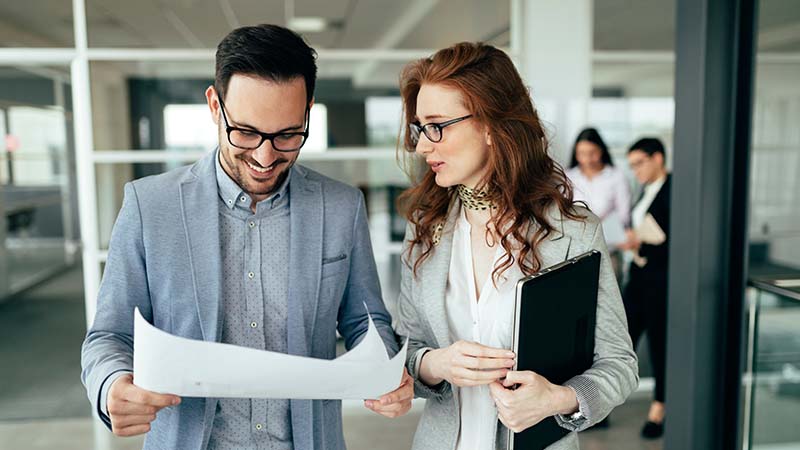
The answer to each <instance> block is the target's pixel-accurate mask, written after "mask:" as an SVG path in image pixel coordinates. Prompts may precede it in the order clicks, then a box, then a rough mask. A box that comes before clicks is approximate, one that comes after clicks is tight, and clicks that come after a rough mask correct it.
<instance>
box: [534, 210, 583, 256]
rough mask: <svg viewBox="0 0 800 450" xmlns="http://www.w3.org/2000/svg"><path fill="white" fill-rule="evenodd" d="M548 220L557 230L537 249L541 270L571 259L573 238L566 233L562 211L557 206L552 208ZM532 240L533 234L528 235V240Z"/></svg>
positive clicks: (548, 213)
mask: <svg viewBox="0 0 800 450" xmlns="http://www.w3.org/2000/svg"><path fill="white" fill-rule="evenodd" d="M547 218H548V219H549V221H550V225H551V226H553V228H555V230H553V231H552V232H551V233H550V236H548V237H547V238H545V239H544V240H543V241H542V242H541V243H540V244H539V247H538V248H537V249H536V251H537V253H538V254H539V258H540V260H541V263H542V267H540V269H544V268H547V267H549V266H552V265H554V264H558V263H560V262H561V261H564V260H566V259H567V258H569V256H570V250H571V244H572V238H571V237H570V236H567V235H566V234H565V233H564V217H563V215H562V214H561V210H560V209H558V207H557V206H551V208H550V210H549V211H547ZM532 238H533V232H531V233H529V234H528V239H529V240H530V239H532Z"/></svg>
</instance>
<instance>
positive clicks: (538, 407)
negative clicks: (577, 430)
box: [489, 371, 578, 433]
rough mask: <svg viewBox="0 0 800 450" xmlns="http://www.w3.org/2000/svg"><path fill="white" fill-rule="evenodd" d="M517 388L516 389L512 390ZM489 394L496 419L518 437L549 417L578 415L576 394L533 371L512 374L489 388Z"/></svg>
mask: <svg viewBox="0 0 800 450" xmlns="http://www.w3.org/2000/svg"><path fill="white" fill-rule="evenodd" d="M516 384H518V385H519V386H518V387H517V388H516V389H510V388H511V387H513V386H514V385H516ZM489 391H490V392H491V395H492V398H493V399H494V403H495V405H496V406H497V417H498V418H499V419H500V421H501V422H502V423H503V425H505V426H506V428H508V429H509V430H511V431H513V432H515V433H519V432H520V431H523V430H526V429H528V428H530V427H532V426H534V425H536V424H537V423H539V422H541V421H542V420H544V419H546V418H548V417H550V416H553V415H556V414H572V413H574V412H576V411H578V398H577V397H576V395H575V391H573V390H572V389H571V388H568V387H564V386H558V385H555V384H553V383H550V382H549V381H547V379H546V378H545V377H543V376H541V375H539V374H537V373H535V372H531V371H522V372H509V373H508V375H506V379H505V380H503V382H502V383H501V382H498V381H496V382H493V383H492V384H490V385H489Z"/></svg>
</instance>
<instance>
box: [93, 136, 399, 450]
mask: <svg viewBox="0 0 800 450" xmlns="http://www.w3.org/2000/svg"><path fill="white" fill-rule="evenodd" d="M215 157H216V152H211V153H209V154H208V155H207V156H206V157H204V158H203V159H201V160H200V161H198V162H197V163H195V164H194V165H192V166H187V167H183V168H179V169H176V170H173V171H170V172H168V173H165V174H161V175H157V176H153V177H147V178H143V179H140V180H136V181H134V182H132V183H128V184H127V185H126V186H125V200H124V202H123V205H122V209H121V210H120V213H119V216H118V217H117V222H116V224H115V225H114V230H113V232H112V235H111V243H110V247H109V253H108V262H107V264H106V267H105V273H104V275H103V281H102V283H101V286H100V292H99V295H98V303H97V315H96V316H95V320H94V324H93V325H92V327H91V328H90V329H89V331H88V333H87V336H86V340H85V341H84V344H83V349H82V353H81V363H82V367H83V372H82V374H81V378H82V380H83V382H84V384H85V386H86V389H87V392H88V395H89V400H90V401H91V403H92V406H93V407H94V410H95V411H96V412H97V413H98V414H99V415H100V416H101V419H102V420H103V421H104V422H105V423H106V425H109V419H108V417H106V416H104V415H103V414H102V413H101V409H100V402H101V401H105V399H100V398H99V397H100V392H101V388H102V385H103V382H104V381H105V380H106V379H107V378H108V377H109V376H110V375H112V374H114V373H116V372H119V371H123V370H127V371H132V370H133V310H134V307H137V306H138V307H139V309H140V311H141V312H142V315H143V316H144V318H145V319H147V320H148V321H149V322H151V323H153V324H154V325H155V326H156V327H157V328H160V329H162V330H164V331H166V332H168V333H172V334H175V335H178V336H182V337H186V338H190V339H198V340H200V339H202V340H205V341H210V342H219V340H220V335H221V329H222V327H221V324H220V320H221V317H222V315H221V314H220V308H221V307H220V298H221V292H220V286H221V280H220V277H221V274H222V271H221V268H220V264H221V262H220V242H219V240H220V238H219V224H218V222H219V216H218V214H219V212H218V211H219V210H218V204H219V201H220V200H219V196H218V194H217V180H216V177H215V171H214V169H215V165H214V164H215V161H214V158H215ZM291 170H293V173H292V176H291V182H290V183H289V195H290V200H289V201H290V202H291V206H290V208H291V209H290V223H291V235H290V236H286V239H289V241H290V256H289V261H287V262H286V263H287V264H288V265H289V273H290V275H289V299H288V307H289V311H288V319H287V322H288V323H287V343H288V353H289V354H293V355H302V356H311V357H315V358H326V359H332V358H334V357H335V356H336V331H337V329H338V331H339V333H340V334H341V335H342V336H343V337H344V338H345V344H346V346H347V348H351V347H352V346H353V345H354V344H355V343H356V342H358V341H359V340H360V338H361V337H362V336H363V333H365V332H366V330H367V325H368V320H367V317H368V316H367V312H366V310H365V307H364V304H365V303H366V304H367V307H368V308H369V312H370V314H371V315H372V318H373V320H374V321H375V324H376V326H377V327H378V330H379V331H380V333H381V336H382V337H383V339H384V341H385V342H386V344H387V346H389V348H390V349H391V351H392V352H396V351H397V344H396V341H395V336H394V333H393V331H392V328H391V317H390V316H389V313H388V312H387V311H386V309H385V307H384V305H383V301H382V299H381V291H380V284H379V281H378V274H377V270H376V268H375V260H374V257H373V254H372V247H371V244H370V239H369V228H368V224H367V215H366V211H365V207H364V199H363V196H362V195H361V192H360V191H359V190H357V189H355V188H353V187H350V186H347V185H345V184H343V183H340V182H337V181H334V180H331V179H329V178H327V177H324V176H322V175H320V174H318V173H316V172H314V171H311V170H309V169H306V168H303V167H300V166H297V165H295V166H294V168H292V169H291ZM135 378H136V374H134V382H135ZM216 405H217V401H216V399H213V398H184V399H182V402H181V404H180V405H179V406H176V407H170V408H165V409H163V410H162V411H160V412H159V413H158V415H157V418H156V420H155V421H154V422H153V424H152V428H151V431H150V432H149V433H148V434H147V437H146V438H145V449H159V450H164V449H187V450H189V449H191V450H200V449H205V447H206V446H207V443H208V439H209V435H210V432H211V425H212V423H213V419H214V413H215V409H216ZM290 405H291V421H292V430H293V439H294V448H295V449H297V450H306V449H335V450H339V449H344V448H345V445H344V437H343V434H342V420H341V402H340V401H327V400H323V401H317V400H315V401H311V400H292V401H291V403H290Z"/></svg>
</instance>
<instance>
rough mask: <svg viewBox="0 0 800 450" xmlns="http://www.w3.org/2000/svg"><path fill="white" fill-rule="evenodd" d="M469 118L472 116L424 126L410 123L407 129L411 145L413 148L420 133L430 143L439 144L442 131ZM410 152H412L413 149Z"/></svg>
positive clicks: (468, 115)
mask: <svg viewBox="0 0 800 450" xmlns="http://www.w3.org/2000/svg"><path fill="white" fill-rule="evenodd" d="M470 117H472V114H467V115H466V116H463V117H457V118H455V119H450V120H448V121H446V122H441V123H426V124H425V125H420V124H418V123H410V124H408V127H409V128H410V129H411V144H413V145H414V146H416V145H417V143H418V142H419V136H420V134H421V133H425V137H426V138H428V140H429V141H431V142H441V140H442V129H444V128H445V127H449V126H450V125H453V124H456V123H458V122H461V121H462V120H467V119H469V118H470ZM411 151H413V149H412V150H411Z"/></svg>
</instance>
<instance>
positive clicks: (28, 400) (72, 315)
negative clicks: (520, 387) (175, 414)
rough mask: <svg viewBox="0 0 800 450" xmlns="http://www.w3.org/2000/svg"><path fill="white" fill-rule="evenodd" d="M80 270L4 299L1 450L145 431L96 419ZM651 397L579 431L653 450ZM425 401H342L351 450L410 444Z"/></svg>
mask: <svg viewBox="0 0 800 450" xmlns="http://www.w3.org/2000/svg"><path fill="white" fill-rule="evenodd" d="M84 320H85V319H84V307H83V293H82V286H81V276H80V271H79V270H73V271H70V272H67V273H65V274H64V275H62V276H59V277H58V278H56V279H54V280H53V281H51V282H49V283H47V284H44V285H42V286H41V287H38V288H36V289H34V290H31V291H28V292H26V293H25V294H24V295H22V296H20V297H18V298H16V299H13V300H11V301H9V302H5V303H2V304H0V358H1V360H2V364H0V450H28V449H31V450H33V449H59V450H128V449H138V448H141V442H142V440H141V438H126V439H123V438H116V437H114V436H113V435H111V434H110V433H108V432H107V431H105V429H104V428H102V427H98V426H95V424H94V423H93V420H92V419H91V418H90V417H89V403H88V401H87V400H86V397H85V392H84V390H83V386H82V385H81V384H80V381H79V380H80V357H79V355H80V345H81V342H82V340H83V334H84V330H85V323H84ZM647 405H648V400H647V399H646V398H643V397H642V396H641V395H639V396H638V397H634V398H633V399H631V400H629V401H628V403H627V404H625V405H623V406H622V407H620V408H618V409H617V410H616V411H615V412H614V413H613V415H612V417H611V424H612V426H611V428H609V429H604V430H593V431H588V432H585V433H582V434H581V447H582V448H584V449H589V450H603V449H614V450H639V449H643V450H652V449H659V448H661V445H660V442H659V441H655V442H645V441H642V440H641V439H640V438H639V437H638V432H639V427H640V426H641V424H642V420H643V417H644V414H645V413H646V410H647ZM422 406H423V404H422V403H421V401H420V402H417V403H415V406H414V409H412V412H411V413H409V414H408V415H406V416H404V417H402V418H399V419H394V420H392V419H386V418H383V417H380V416H377V415H375V414H374V413H372V412H370V411H368V410H366V409H364V408H363V406H362V405H361V403H360V402H352V403H347V404H346V405H345V407H344V429H345V436H346V440H347V443H348V448H349V449H350V450H359V449H374V448H376V446H375V442H376V441H377V442H381V443H382V444H381V447H380V448H381V449H386V450H394V449H398V450H399V449H408V448H410V446H411V440H412V437H413V433H414V429H415V428H416V424H417V422H418V420H419V417H420V415H421V412H422Z"/></svg>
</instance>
